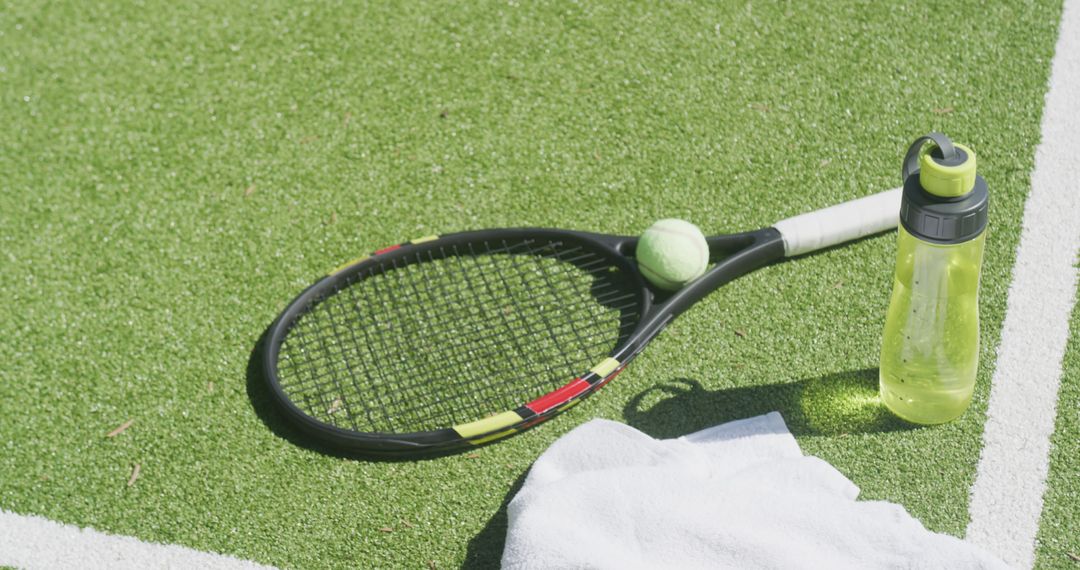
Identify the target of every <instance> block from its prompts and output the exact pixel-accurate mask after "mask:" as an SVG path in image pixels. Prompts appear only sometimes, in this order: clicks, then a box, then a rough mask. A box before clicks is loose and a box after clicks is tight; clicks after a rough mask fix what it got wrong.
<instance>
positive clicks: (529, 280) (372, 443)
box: [262, 189, 900, 457]
mask: <svg viewBox="0 0 1080 570" xmlns="http://www.w3.org/2000/svg"><path fill="white" fill-rule="evenodd" d="M899 208H900V190H899V189H895V190H890V191H887V192H883V193H880V194H876V195H873V196H868V197H865V198H861V199H858V200H853V201H851V202H846V203H843V204H840V205H837V206H833V207H831V208H826V209H823V210H819V211H816V212H812V213H808V214H803V215H801V216H796V217H794V218H789V219H786V220H783V221H781V222H779V223H776V224H774V225H773V226H772V227H768V228H764V229H760V230H756V231H750V232H743V233H736V234H730V235H717V236H713V237H709V238H707V242H708V245H709V251H710V256H711V258H712V260H713V261H715V262H716V263H715V265H713V266H712V267H711V268H710V269H709V270H708V271H707V272H706V273H705V274H704V275H703V276H701V277H700V278H698V279H697V280H695V281H693V282H691V283H689V284H688V285H686V286H685V287H683V288H682V289H680V290H679V291H676V292H674V293H671V294H666V293H662V292H660V291H658V290H654V289H653V288H651V287H650V286H649V285H648V284H647V283H646V281H645V280H644V279H643V277H642V275H641V273H639V272H638V269H637V265H636V263H635V262H634V258H633V255H634V248H635V245H636V244H637V238H636V237H630V236H611V235H604V234H597V233H588V232H579V231H568V230H557V229H532V228H520V229H496V230H482V231H469V232H462V233H455V234H449V235H442V236H435V235H432V236H426V237H422V238H419V239H414V240H411V241H408V242H405V243H402V244H398V245H393V246H390V247H387V248H383V249H380V250H378V251H376V252H374V253H373V254H371V255H370V256H365V257H362V258H360V259H355V260H353V261H350V262H348V263H346V264H344V265H342V266H341V267H338V268H337V269H334V270H333V271H331V272H330V274H329V275H326V276H325V277H323V278H322V279H321V280H319V281H318V282H316V283H315V284H313V285H312V286H310V287H309V288H308V289H307V290H305V291H304V292H303V293H301V294H300V296H299V297H297V298H296V299H295V300H294V301H293V302H292V303H291V304H289V306H288V307H287V308H286V309H285V311H284V312H283V313H282V314H281V315H280V316H279V317H278V318H277V319H276V320H275V321H274V323H273V324H272V325H271V327H270V329H269V330H268V332H267V341H266V343H265V348H264V353H263V356H262V357H263V359H264V360H263V365H264V370H265V374H266V378H267V381H268V383H269V388H270V393H271V395H272V397H273V398H274V400H276V401H277V403H278V404H280V406H281V408H282V409H283V410H284V413H285V415H286V416H287V417H288V418H289V419H290V420H291V421H292V422H294V423H295V424H296V425H297V426H299V427H300V428H302V429H303V430H304V431H306V432H308V433H309V434H311V435H312V436H314V437H315V438H317V439H318V440H319V441H321V442H323V443H326V444H330V445H332V446H334V447H336V448H339V449H343V450H345V451H349V452H353V453H358V454H363V455H382V456H396V457H408V456H412V455H422V454H428V453H438V452H443V451H447V450H452V449H454V448H457V447H468V446H473V445H480V444H485V443H488V442H491V441H495V440H497V439H499V438H503V437H506V436H509V435H511V434H514V433H517V432H520V431H522V430H524V429H527V428H529V427H531V426H534V425H536V424H538V423H540V422H542V421H544V420H547V419H549V418H551V417H552V416H554V415H556V414H558V413H559V412H561V411H563V410H566V409H567V408H569V407H571V406H573V405H574V404H576V403H578V402H580V401H581V400H582V399H583V398H585V397H587V396H589V395H590V394H592V393H593V392H595V391H596V390H597V389H599V388H600V387H601V386H603V385H604V384H606V383H607V382H609V381H610V380H611V379H612V378H614V377H615V375H617V374H618V373H619V372H620V371H621V370H622V369H623V368H624V367H625V366H626V365H627V363H629V362H630V360H632V359H633V358H634V356H636V355H637V354H638V353H640V352H641V351H642V350H643V349H644V348H645V346H646V345H647V344H648V343H649V341H650V340H652V339H653V337H655V336H656V334H657V333H659V332H660V331H661V330H663V328H664V327H665V326H666V325H667V324H668V323H669V322H671V320H672V319H674V318H675V317H677V316H678V315H679V314H680V313H682V312H683V311H685V310H686V309H688V308H690V306H691V305H693V304H694V303H696V302H697V301H699V300H700V299H702V298H703V297H705V296H706V295H707V294H709V293H710V292H712V291H714V290H715V289H716V288H718V287H720V286H721V285H723V284H725V283H727V282H729V281H731V280H732V279H735V278H736V277H739V276H741V275H745V274H746V273H749V272H751V271H753V270H755V269H757V268H759V267H762V266H763V265H766V264H769V263H771V262H773V261H777V260H780V259H783V258H785V257H793V256H797V255H801V254H805V253H809V252H813V251H817V250H820V249H823V248H826V247H829V246H832V245H836V244H840V243H843V242H846V241H850V240H854V239H858V238H860V237H863V236H866V235H870V234H873V233H877V232H881V231H885V230H888V229H892V228H895V227H896V225H897V220H898V217H899Z"/></svg>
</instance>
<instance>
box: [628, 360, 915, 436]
mask: <svg viewBox="0 0 1080 570" xmlns="http://www.w3.org/2000/svg"><path fill="white" fill-rule="evenodd" d="M772 411H779V412H780V414H781V415H783V416H784V421H785V422H786V423H787V426H788V429H789V430H790V431H791V433H792V434H794V435H824V436H828V435H842V434H853V433H876V432H889V431H902V430H911V429H916V428H918V427H920V426H917V425H915V424H911V423H908V422H906V421H904V420H902V419H900V418H898V417H896V416H894V415H893V414H892V413H890V412H889V411H888V409H886V408H885V406H884V405H883V404H882V403H881V400H880V398H879V397H878V370H877V369H876V368H866V369H862V370H850V371H845V372H837V373H834V374H827V375H825V376H820V377H817V378H808V379H804V380H799V381H796V382H786V383H777V384H765V385H755V386H741V387H737V388H726V389H723V390H713V391H710V390H706V389H705V387H704V386H702V385H701V382H699V381H697V380H693V379H689V378H677V379H675V380H674V381H673V382H670V383H668V384H662V385H658V386H654V387H652V388H649V389H647V390H645V391H644V392H641V393H640V394H638V395H637V396H635V397H634V398H632V399H631V400H630V401H629V402H628V403H627V404H626V406H625V407H624V409H623V416H624V417H625V418H626V421H627V423H628V424H630V425H631V426H633V427H635V428H637V429H639V430H641V431H643V432H645V433H647V434H649V435H651V436H653V437H657V438H671V437H678V436H682V435H686V434H688V433H693V432H695V431H698V430H702V429H705V428H708V427H712V426H715V425H717V424H721V423H724V422H727V421H731V420H737V419H742V418H748V417H752V416H757V415H761V414H765V413H768V412H772Z"/></svg>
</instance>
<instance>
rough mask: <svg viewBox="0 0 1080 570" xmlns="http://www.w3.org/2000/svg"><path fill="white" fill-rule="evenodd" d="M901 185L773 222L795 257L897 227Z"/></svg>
mask: <svg viewBox="0 0 1080 570" xmlns="http://www.w3.org/2000/svg"><path fill="white" fill-rule="evenodd" d="M901 190H902V189H901V188H894V189H892V190H886V191H885V192H881V193H878V194H874V195H872V196H866V197H865V198H859V199H857V200H851V201H850V202H844V203H843V204H837V205H835V206H830V207H828V208H823V209H821V210H817V211H815V212H809V213H806V214H802V215H799V216H795V217H794V218H788V219H786V220H782V221H780V222H777V223H775V224H773V227H774V228H776V229H777V230H779V232H780V235H781V236H782V237H783V238H784V255H785V256H787V257H794V256H796V255H802V254H804V253H810V252H812V251H817V250H819V249H825V248H827V247H831V246H834V245H836V244H840V243H844V242H846V241H851V240H856V239H859V238H861V237H864V236H868V235H871V234H876V233H879V232H883V231H886V230H891V229H894V228H896V225H897V223H899V220H900V192H901Z"/></svg>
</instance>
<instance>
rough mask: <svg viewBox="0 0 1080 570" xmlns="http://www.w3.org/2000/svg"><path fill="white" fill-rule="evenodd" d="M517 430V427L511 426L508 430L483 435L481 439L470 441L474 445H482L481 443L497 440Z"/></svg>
mask: <svg viewBox="0 0 1080 570" xmlns="http://www.w3.org/2000/svg"><path fill="white" fill-rule="evenodd" d="M515 432H517V430H516V429H514V428H510V429H508V430H504V431H500V432H499V433H493V434H491V435H489V436H487V437H482V438H480V439H470V440H469V443H471V444H473V445H481V444H484V443H487V442H489V441H495V440H496V439H500V438H503V437H506V436H508V435H510V434H512V433H515Z"/></svg>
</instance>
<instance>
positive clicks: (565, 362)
mask: <svg viewBox="0 0 1080 570" xmlns="http://www.w3.org/2000/svg"><path fill="white" fill-rule="evenodd" d="M423 254H426V255H422V252H416V253H414V254H413V255H412V256H411V257H410V258H408V259H401V258H394V259H393V260H392V262H384V263H383V264H376V265H372V266H370V267H369V268H368V269H367V271H366V272H364V273H362V274H358V275H355V276H354V277H353V278H352V279H351V280H349V281H346V282H345V283H343V284H342V285H341V286H340V287H339V289H338V291H337V292H336V294H331V295H329V296H327V297H325V298H322V299H319V300H316V301H314V302H313V304H312V306H311V307H310V309H309V311H308V312H307V313H306V314H304V315H302V316H301V317H300V318H298V319H297V321H296V322H295V323H294V324H293V326H292V328H291V330H290V332H289V334H288V335H287V337H286V339H285V342H284V343H283V345H282V348H281V358H280V359H279V360H280V362H281V364H280V365H279V367H280V369H281V370H280V376H281V384H282V386H283V388H284V389H285V391H286V392H287V394H289V396H290V398H291V399H293V401H294V402H298V401H299V402H304V405H302V406H301V407H303V408H307V409H305V410H304V411H305V412H306V413H308V414H310V415H312V416H314V417H316V418H319V419H322V420H323V421H327V422H328V423H332V424H334V425H339V426H340V427H346V428H349V429H354V430H357V431H368V432H371V431H382V432H403V431H423V430H429V429H438V428H442V427H448V426H449V425H453V424H455V423H459V422H461V421H471V420H474V419H479V418H482V417H484V416H485V415H487V414H490V413H492V412H500V411H505V410H506V409H509V408H513V407H516V406H517V405H520V404H522V403H524V402H525V401H528V400H530V399H532V398H534V397H537V396H539V395H542V394H544V393H546V392H548V391H550V390H552V389H554V388H557V387H559V386H561V385H562V384H564V383H566V382H568V381H569V380H570V379H571V378H572V377H573V375H574V374H578V373H581V372H583V371H584V370H585V369H586V368H587V367H588V366H590V365H591V364H595V362H597V361H598V360H599V359H601V358H602V357H604V356H606V355H607V353H608V352H609V351H610V350H611V349H612V348H614V346H615V345H616V343H617V342H618V340H619V339H621V338H623V337H624V336H625V335H627V334H629V332H630V328H631V327H632V326H633V325H634V323H635V321H636V313H637V309H638V307H637V303H638V301H637V297H636V295H635V294H634V293H632V292H629V291H628V290H627V287H625V286H623V287H619V286H618V284H617V283H616V282H615V281H616V280H615V279H613V278H612V277H611V276H610V274H609V269H610V267H611V263H610V262H609V261H608V260H607V259H606V258H604V257H603V256H601V255H596V254H594V253H591V252H588V251H584V250H583V249H582V248H580V247H576V248H575V247H567V246H565V245H564V244H562V243H558V242H550V241H542V240H523V241H519V242H514V243H509V242H507V241H505V240H504V241H502V242H501V243H492V242H490V241H485V242H480V243H477V244H476V245H475V246H474V244H466V245H465V246H463V247H462V248H461V249H459V248H457V247H456V246H451V247H450V248H449V250H448V249H447V248H446V247H441V248H439V250H438V251H437V252H436V251H435V250H434V249H426V250H424V251H423ZM466 258H467V259H466ZM346 291H347V293H346ZM342 293H345V294H342Z"/></svg>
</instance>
